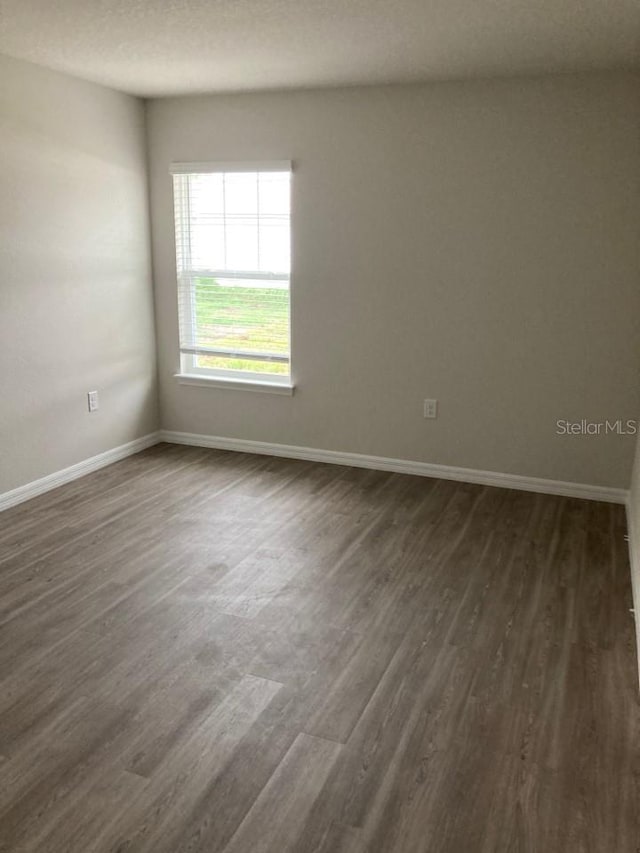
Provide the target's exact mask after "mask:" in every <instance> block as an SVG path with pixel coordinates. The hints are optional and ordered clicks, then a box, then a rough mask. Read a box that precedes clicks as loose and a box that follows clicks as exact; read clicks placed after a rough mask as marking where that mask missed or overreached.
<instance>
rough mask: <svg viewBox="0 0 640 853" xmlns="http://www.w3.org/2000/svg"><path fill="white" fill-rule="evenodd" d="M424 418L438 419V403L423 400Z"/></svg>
mask: <svg viewBox="0 0 640 853" xmlns="http://www.w3.org/2000/svg"><path fill="white" fill-rule="evenodd" d="M424 416H425V418H437V417H438V401H437V400H425V401H424Z"/></svg>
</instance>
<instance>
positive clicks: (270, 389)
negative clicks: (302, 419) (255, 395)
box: [174, 371, 296, 397]
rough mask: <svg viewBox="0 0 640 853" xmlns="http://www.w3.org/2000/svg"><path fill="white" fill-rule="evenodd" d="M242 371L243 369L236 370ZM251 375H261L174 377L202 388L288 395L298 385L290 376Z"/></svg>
mask: <svg viewBox="0 0 640 853" xmlns="http://www.w3.org/2000/svg"><path fill="white" fill-rule="evenodd" d="M236 372H237V373H240V372H241V371H236ZM249 375H250V376H256V375H257V376H259V377H260V378H259V379H253V378H252V379H247V378H245V377H246V376H247V373H246V372H243V376H242V378H239V377H233V376H218V375H217V374H213V373H207V374H206V375H201V374H195V373H175V374H174V379H176V380H177V382H178V384H179V385H194V386H200V387H201V388H225V389H227V390H230V391H261V392H263V393H266V394H281V395H283V396H286V397H291V396H293V392H294V391H295V388H296V386H295V385H294V384H293V383H292V382H291V378H290V377H289V376H286V377H285V376H283V377H282V378H283V379H286V380H287V381H286V382H274V381H273V380H267V379H264V378H263V377H265V376H269V375H270V374H268V373H259V374H249Z"/></svg>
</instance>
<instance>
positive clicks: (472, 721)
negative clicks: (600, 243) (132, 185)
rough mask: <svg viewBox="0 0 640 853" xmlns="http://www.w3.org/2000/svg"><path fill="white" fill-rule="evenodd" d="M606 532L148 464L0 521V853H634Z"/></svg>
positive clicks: (624, 567) (631, 786) (491, 506)
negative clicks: (258, 852)
mask: <svg viewBox="0 0 640 853" xmlns="http://www.w3.org/2000/svg"><path fill="white" fill-rule="evenodd" d="M624 534H625V520H624V510H623V509H622V507H619V506H616V505H612V504H599V503H592V502H583V501H579V500H576V499H570V498H561V497H550V496H545V495H536V494H527V493H524V492H516V491H509V490H504V489H495V488H488V487H482V486H475V485H468V484H464V483H454V482H447V481H441V480H428V479H423V478H417V477H410V476H405V475H398V474H391V473H384V472H376V471H369V470H364V469H351V468H345V467H340V466H332V465H321V464H316V463H310V462H301V461H294V460H284V459H272V458H269V457H264V456H250V455H245V454H238V453H229V452H223V451H213V450H202V449H195V448H183V447H177V446H167V445H158V446H156V447H153V448H150V449H149V450H147V451H144V452H143V453H140V454H138V455H137V456H135V457H131V458H129V459H126V460H123V461H122V462H118V463H116V464H115V465H112V466H110V467H109V468H105V469H103V470H101V471H98V472H95V473H94V474H91V475H89V476H88V477H86V478H84V479H82V480H76V481H74V482H72V483H69V484H67V485H66V486H63V487H61V488H60V489H58V490H56V491H54V492H50V493H48V494H46V495H42V496H40V497H38V498H35V499H34V500H32V501H30V502H29V503H26V504H22V505H21V506H18V507H15V508H12V509H10V510H8V511H6V512H5V513H3V514H2V515H1V516H0V593H1V596H0V685H1V689H0V756H1V757H0V851H3V853H9V851H12V853H15V851H17V852H18V853H35V851H37V853H49V852H50V853H59V851H67V853H90V852H91V853H125V851H127V853H138V851H139V853H142V852H143V851H145V853H150V851H153V853H197V851H201V853H245V851H246V853H251V851H256V850H259V851H262V853H286V852H287V851H288V853H386V851H389V853H414V851H415V853H476V852H477V853H512V851H526V853H538V851H539V852H540V853H574V851H575V853H582V851H589V853H590V851H593V853H627V851H628V853H637V851H638V850H640V810H639V809H638V802H639V801H640V781H639V780H640V743H639V736H640V707H639V703H638V694H637V685H636V664H635V647H634V630H633V620H632V616H631V614H630V612H629V611H630V608H631V591H630V582H629V566H628V559H627V551H626V543H625V541H624Z"/></svg>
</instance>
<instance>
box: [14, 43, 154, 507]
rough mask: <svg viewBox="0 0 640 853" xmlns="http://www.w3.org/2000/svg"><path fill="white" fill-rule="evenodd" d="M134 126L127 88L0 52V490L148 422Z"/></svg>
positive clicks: (140, 148) (150, 360)
mask: <svg viewBox="0 0 640 853" xmlns="http://www.w3.org/2000/svg"><path fill="white" fill-rule="evenodd" d="M144 134H145V128H144V107H143V105H142V103H141V102H140V101H137V100H136V99H134V98H131V97H129V96H126V95H121V94H118V93H116V92H112V91H110V90H108V89H104V88H101V87H99V86H94V85H91V84H89V83H84V82H80V81H78V80H75V79H73V78H71V77H66V76H64V75H60V74H56V73H54V72H50V71H46V70H44V69H42V68H39V67H37V66H35V65H30V64H28V63H23V62H18V61H15V60H12V59H8V58H6V57H0V161H1V162H2V169H1V170H0V492H3V491H6V490H9V489H11V488H14V487H16V486H19V485H22V484H24V483H27V482H30V481H32V480H34V479H36V478H38V477H41V476H43V475H45V474H48V473H51V472H53V471H57V470H59V469H61V468H64V467H66V466H67V465H71V464H73V463H75V462H78V461H81V460H83V459H86V458H88V457H90V456H93V455H95V454H97V453H100V452H101V451H104V450H107V449H110V448H112V447H115V446H117V445H120V444H123V443H124V442H127V441H130V440H131V439H134V438H136V437H138V436H142V435H144V434H146V433H148V432H150V431H152V430H155V429H157V400H156V396H157V395H156V368H155V347H154V331H153V302H152V291H151V277H150V257H149V235H148V205H147V201H148V198H147V180H146V152H145V135H144ZM94 389H97V390H98V392H99V394H100V409H99V411H98V412H96V413H94V414H91V415H90V414H89V413H88V412H87V404H86V392H87V391H89V390H94Z"/></svg>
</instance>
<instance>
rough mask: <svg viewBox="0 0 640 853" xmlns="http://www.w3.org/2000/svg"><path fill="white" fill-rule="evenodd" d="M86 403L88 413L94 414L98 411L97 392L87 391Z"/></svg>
mask: <svg viewBox="0 0 640 853" xmlns="http://www.w3.org/2000/svg"><path fill="white" fill-rule="evenodd" d="M87 403H88V405H89V411H90V412H95V411H96V410H97V409H98V407H99V406H100V403H99V401H98V392H97V391H89V392H88V393H87Z"/></svg>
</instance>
